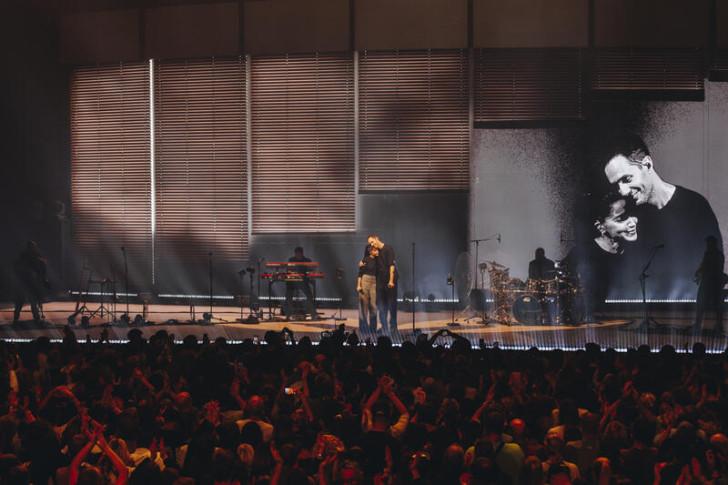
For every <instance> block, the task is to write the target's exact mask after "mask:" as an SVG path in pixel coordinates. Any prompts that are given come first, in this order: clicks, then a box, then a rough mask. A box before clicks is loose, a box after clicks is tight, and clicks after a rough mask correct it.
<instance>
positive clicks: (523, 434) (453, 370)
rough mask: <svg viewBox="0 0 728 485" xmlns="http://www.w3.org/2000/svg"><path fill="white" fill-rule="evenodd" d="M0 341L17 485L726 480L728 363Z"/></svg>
mask: <svg viewBox="0 0 728 485" xmlns="http://www.w3.org/2000/svg"><path fill="white" fill-rule="evenodd" d="M291 337H292V335H291V332H290V330H288V329H286V330H285V331H284V332H282V333H277V332H268V333H267V334H266V335H265V341H264V342H262V343H261V344H255V343H254V342H253V341H252V340H248V341H245V342H243V343H242V344H236V345H231V344H229V343H227V342H226V341H225V340H224V339H222V338H219V339H217V340H215V341H214V342H210V341H209V339H204V340H203V341H202V342H198V341H197V339H196V338H195V337H193V336H188V337H186V338H185V339H184V340H183V342H182V343H181V344H178V345H175V344H174V336H173V335H170V334H168V333H167V332H165V331H158V332H157V333H155V334H154V335H153V336H151V337H150V338H149V339H148V340H146V339H144V338H143V336H142V332H141V331H140V330H139V329H133V330H132V331H130V332H129V342H128V343H125V344H111V343H109V342H108V341H104V340H102V341H101V342H97V343H91V342H89V341H87V342H85V343H80V342H77V341H76V339H75V337H74V336H73V333H72V332H70V331H67V332H66V336H65V338H64V339H63V342H62V343H52V342H51V341H50V340H49V339H47V338H45V337H41V338H38V339H36V340H35V341H33V342H30V343H21V344H18V343H15V344H11V343H7V342H0V357H1V358H2V359H1V361H2V362H1V364H0V365H2V368H0V392H2V395H3V396H7V399H5V400H4V402H0V413H1V414H2V416H1V417H0V484H5V483H7V484H21V483H33V484H43V485H46V484H49V483H53V484H63V485H66V484H69V485H76V484H106V483H116V484H124V483H132V484H136V483H139V484H147V483H149V484H154V485H166V484H170V485H171V484H180V485H183V484H215V485H223V484H242V485H247V484H273V485H280V484H292V485H293V484H296V485H297V484H317V485H328V484H332V485H333V484H368V483H371V484H376V485H385V484H408V483H411V484H443V485H448V484H453V485H460V484H465V485H481V484H482V485H487V484H496V485H502V484H503V485H508V484H511V485H521V484H524V485H531V484H534V485H535V484H550V485H557V484H595V485H608V484H625V485H629V484H632V485H641V484H648V485H649V484H658V485H661V484H689V483H690V484H692V483H707V484H721V483H728V438H726V426H728V354H720V355H710V354H707V353H706V352H705V351H704V350H705V349H704V348H703V347H702V346H701V345H699V344H696V347H695V348H694V349H693V352H692V353H677V352H676V351H675V350H674V349H673V348H672V347H669V346H667V347H664V348H663V349H661V350H660V351H659V352H657V353H652V352H650V349H649V348H647V347H646V346H642V347H640V348H638V349H634V350H629V351H627V352H624V353H618V352H615V351H614V350H611V349H607V350H603V349H600V348H599V346H597V345H596V344H588V345H586V347H585V349H584V350H581V351H576V352H563V351H558V350H555V351H539V350H537V349H531V350H528V351H505V350H501V349H498V348H494V347H491V348H478V349H472V348H471V347H470V343H469V341H467V340H465V339H463V338H461V337H458V336H457V335H454V334H452V333H450V332H447V331H444V332H438V333H437V334H435V335H433V336H432V337H431V338H429V339H428V338H427V337H425V336H423V335H420V336H419V337H418V339H417V341H416V342H414V343H413V342H405V343H403V344H402V346H401V347H395V346H393V345H392V342H391V341H390V340H389V339H388V338H387V337H380V338H379V340H378V341H377V342H376V345H374V344H372V343H371V342H366V343H359V342H358V339H357V338H356V337H355V336H354V335H347V334H345V333H344V330H343V328H340V329H339V330H337V331H336V332H333V333H331V334H328V335H326V336H324V337H323V338H322V340H321V342H320V343H319V344H318V345H313V343H312V342H311V340H310V339H308V338H305V337H304V338H302V339H301V340H300V341H298V342H296V341H295V339H292V338H291Z"/></svg>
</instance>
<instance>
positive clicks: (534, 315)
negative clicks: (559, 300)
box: [513, 294, 557, 325]
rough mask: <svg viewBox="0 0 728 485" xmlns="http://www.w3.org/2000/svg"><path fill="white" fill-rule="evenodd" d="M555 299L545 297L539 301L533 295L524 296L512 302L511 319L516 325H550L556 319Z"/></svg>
mask: <svg viewBox="0 0 728 485" xmlns="http://www.w3.org/2000/svg"><path fill="white" fill-rule="evenodd" d="M556 309H557V304H556V299H555V298H553V297H546V298H544V299H543V300H541V299H540V298H539V297H538V296H536V295H534V294H525V295H521V296H519V297H518V298H516V301H515V302H513V317H514V318H515V319H516V321H517V322H518V323H523V324H526V325H540V324H542V323H552V322H553V321H554V320H555V317H556Z"/></svg>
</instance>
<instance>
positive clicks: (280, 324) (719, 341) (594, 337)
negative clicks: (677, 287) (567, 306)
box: [0, 301, 726, 352]
mask: <svg viewBox="0 0 728 485" xmlns="http://www.w3.org/2000/svg"><path fill="white" fill-rule="evenodd" d="M90 306H92V307H94V308H95V307H97V306H98V304H93V305H91V304H90ZM74 310H75V302H73V301H51V302H47V303H45V304H44V313H45V318H46V320H45V322H41V323H34V322H33V321H32V320H23V319H30V318H31V315H30V311H29V310H28V309H27V306H26V308H25V311H24V312H23V313H22V314H21V321H20V322H18V323H17V324H13V323H12V305H11V304H9V303H5V304H2V305H1V306H0V339H5V340H16V339H20V340H26V339H35V338H38V337H41V336H46V337H49V338H51V339H60V338H62V336H63V327H64V326H65V325H67V318H68V316H69V315H71V314H72V313H73V312H74ZM119 310H125V305H123V304H120V303H118V304H117V315H121V313H122V312H120V311H119ZM142 311H143V308H142V305H141V304H136V303H132V304H130V307H129V314H130V315H131V317H132V319H133V318H134V316H135V315H137V314H141V313H142ZM203 312H209V307H207V306H197V307H196V309H195V314H194V317H195V321H194V322H192V321H191V320H192V319H191V317H192V316H193V315H192V314H191V312H190V306H189V305H173V304H151V305H148V307H147V320H148V321H149V322H150V323H148V324H145V325H140V326H135V325H124V324H119V323H114V322H113V321H112V320H111V319H110V317H109V316H108V315H107V314H105V315H104V316H103V318H102V317H101V315H100V314H97V316H95V317H93V318H91V319H90V325H89V327H87V328H83V327H81V326H79V322H80V318H77V319H76V320H77V322H76V325H75V326H73V327H72V328H73V331H74V332H75V334H76V336H77V338H78V339H79V340H84V339H86V338H87V337H90V338H91V339H92V340H96V339H98V338H99V335H100V334H101V332H102V330H104V329H106V330H107V331H108V334H109V339H110V340H115V341H124V340H126V338H127V333H128V332H129V330H131V329H132V328H139V329H140V330H141V331H142V333H143V335H144V336H145V337H149V336H151V335H153V334H154V333H155V332H156V331H158V330H165V331H167V332H169V333H172V334H174V335H175V338H176V340H178V341H181V340H182V338H184V337H185V336H187V335H194V336H196V337H198V338H199V339H201V338H202V337H203V335H205V334H206V335H207V336H208V337H209V338H210V340H214V339H216V338H218V337H224V338H225V339H227V340H228V341H231V342H236V341H242V340H244V339H248V338H256V337H257V338H258V339H259V340H263V337H264V335H265V333H266V332H267V331H270V330H272V331H281V330H282V329H283V328H285V327H287V328H289V329H290V330H291V331H293V333H294V335H295V338H296V339H300V338H301V337H304V336H307V337H309V338H311V340H312V341H314V342H318V341H319V340H320V339H321V336H322V334H323V332H330V331H333V330H334V329H335V328H336V327H337V325H340V324H344V325H345V327H346V330H347V332H351V331H357V333H359V332H358V326H359V323H358V312H357V311H356V310H353V309H343V310H341V313H339V310H336V309H319V313H320V315H321V319H320V320H317V321H310V320H291V321H277V320H271V321H266V319H265V317H266V316H267V315H268V313H267V311H266V313H265V315H264V318H263V319H262V320H261V321H260V323H258V324H247V323H240V322H239V321H238V319H239V318H240V316H241V311H240V307H234V306H215V307H214V308H213V315H212V316H213V318H212V319H211V320H209V323H208V322H207V321H205V320H203ZM613 313H614V314H613V315H610V317H609V318H607V317H606V316H603V317H602V319H601V321H600V322H598V323H583V324H578V325H525V324H517V323H515V324H512V325H504V324H500V323H494V322H489V323H487V324H485V325H484V324H482V323H480V321H481V320H480V318H479V315H478V314H476V313H474V312H468V311H460V312H456V313H455V317H456V318H455V323H456V324H457V325H454V326H453V325H448V324H451V322H452V313H451V312H450V311H436V312H424V311H417V312H415V314H414V327H413V323H412V321H413V314H412V313H406V312H403V311H400V312H399V314H398V319H399V322H398V330H399V332H398V335H396V334H395V335H394V336H393V341H394V343H401V342H402V341H404V340H413V334H415V333H423V334H426V335H432V334H434V333H435V332H437V331H438V330H440V329H443V328H447V329H449V330H450V331H452V332H453V333H455V334H458V335H462V336H463V337H465V338H467V339H469V340H470V341H471V343H472V344H473V345H480V343H481V340H482V342H483V343H485V345H487V346H489V347H492V346H500V347H502V348H513V349H528V348H530V347H538V348H541V349H553V348H560V349H564V350H570V349H578V348H583V347H584V344H585V343H587V342H596V343H598V344H600V345H601V346H602V347H603V348H607V347H612V348H615V349H617V350H625V349H628V348H636V347H637V346H639V345H641V344H647V345H649V346H650V347H651V348H652V349H655V350H657V349H659V348H660V347H662V346H663V345H666V344H670V345H673V346H674V347H676V348H677V349H678V350H683V349H685V348H686V347H691V346H692V345H693V343H695V342H698V341H701V342H703V343H705V345H706V348H707V349H708V350H709V351H712V352H721V351H723V350H724V349H725V348H726V340H725V339H724V338H723V337H716V336H714V335H712V332H711V330H712V326H713V321H712V320H711V319H708V320H706V323H705V327H706V330H705V332H704V333H703V334H702V335H701V336H693V335H689V334H686V332H685V330H686V329H688V328H689V325H690V321H691V317H692V313H691V312H690V311H689V310H686V311H683V312H674V311H673V312H669V313H667V312H660V313H656V312H653V313H652V316H653V317H655V318H656V319H657V320H658V322H660V324H661V325H660V326H659V327H657V328H655V329H650V330H639V331H636V330H633V329H631V327H633V326H634V323H635V322H639V320H640V318H641V314H640V313H639V312H634V314H633V315H628V314H626V313H624V312H622V313H618V312H616V311H615V312H613ZM247 315H248V309H247V308H244V309H243V317H247ZM366 338H367V336H364V338H363V339H366ZM438 342H440V343H443V344H449V343H450V339H449V338H446V337H441V338H440V339H439V340H438Z"/></svg>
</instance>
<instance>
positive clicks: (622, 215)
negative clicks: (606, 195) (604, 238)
mask: <svg viewBox="0 0 728 485" xmlns="http://www.w3.org/2000/svg"><path fill="white" fill-rule="evenodd" d="M626 205H627V202H626V201H625V200H624V199H619V200H615V201H614V202H613V203H612V205H611V206H610V209H609V214H607V216H606V217H605V218H604V221H603V222H602V229H603V231H604V233H605V234H606V235H608V236H609V238H611V239H622V240H624V241H629V242H632V241H636V240H637V218H636V217H635V216H630V215H629V214H627V212H626V211H625V206H626Z"/></svg>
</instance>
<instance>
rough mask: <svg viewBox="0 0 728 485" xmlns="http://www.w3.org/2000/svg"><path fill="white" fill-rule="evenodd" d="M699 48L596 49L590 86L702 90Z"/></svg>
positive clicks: (629, 88)
mask: <svg viewBox="0 0 728 485" xmlns="http://www.w3.org/2000/svg"><path fill="white" fill-rule="evenodd" d="M703 78H704V72H703V54H702V51H701V50H700V49H599V50H597V51H596V53H595V60H594V72H593V75H592V89H595V90H615V91H627V90H637V91H663V90H679V91H702V89H703V83H704V81H703Z"/></svg>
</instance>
